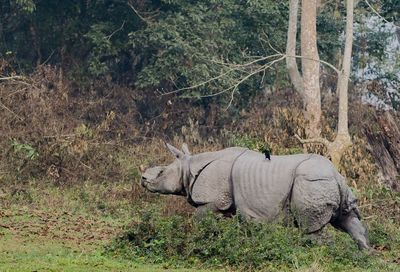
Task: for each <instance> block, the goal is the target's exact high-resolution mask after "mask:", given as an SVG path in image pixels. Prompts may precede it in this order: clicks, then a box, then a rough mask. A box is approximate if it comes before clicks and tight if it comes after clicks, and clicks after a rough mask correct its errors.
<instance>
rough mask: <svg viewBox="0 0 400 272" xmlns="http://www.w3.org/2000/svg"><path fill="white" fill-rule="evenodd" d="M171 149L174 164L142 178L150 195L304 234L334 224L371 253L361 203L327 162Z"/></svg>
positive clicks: (240, 151) (304, 156) (233, 149)
mask: <svg viewBox="0 0 400 272" xmlns="http://www.w3.org/2000/svg"><path fill="white" fill-rule="evenodd" d="M167 147H168V149H169V150H170V151H171V152H172V154H173V155H174V156H175V161H174V162H172V163H171V164H170V165H168V166H157V167H153V168H149V169H147V170H146V171H145V172H144V173H143V174H142V179H141V184H142V186H144V187H145V188H146V189H147V190H149V191H150V192H156V193H161V194H174V195H182V196H185V197H186V198H187V200H188V202H189V203H190V204H191V205H193V206H194V207H196V208H197V209H198V212H199V213H200V214H201V213H204V211H207V210H211V211H214V212H220V213H224V214H232V213H235V212H239V213H240V215H241V216H244V218H246V219H250V220H257V221H266V222H271V221H274V220H277V219H278V218H282V217H283V218H293V220H294V223H295V225H297V226H299V227H300V228H301V229H303V230H304V231H305V233H318V232H319V231H320V230H322V228H323V227H324V226H325V225H327V224H328V223H331V224H332V225H333V226H334V227H335V228H337V229H340V230H342V231H345V232H347V233H348V234H350V236H351V237H352V238H353V240H354V241H355V242H356V243H357V245H358V247H359V248H360V249H370V247H369V244H368V236H367V229H366V228H365V226H364V225H363V224H362V223H361V221H360V213H359V210H358V207H357V199H356V198H355V196H354V195H353V193H352V191H351V190H350V188H349V187H348V186H347V185H346V182H345V179H344V177H343V176H341V175H340V174H339V172H338V171H337V170H336V169H335V167H334V166H333V164H332V163H331V162H330V161H329V160H328V159H327V158H325V157H323V156H320V155H317V154H297V155H287V156H271V157H270V160H267V159H265V156H264V155H263V154H262V153H259V152H255V151H252V150H249V149H246V148H241V147H231V148H227V149H223V150H220V151H216V152H205V153H200V154H196V155H192V154H191V153H190V151H189V149H188V147H187V145H186V144H183V146H182V150H179V149H177V148H175V147H173V146H171V145H169V144H167ZM288 215H289V216H288ZM290 215H292V216H290Z"/></svg>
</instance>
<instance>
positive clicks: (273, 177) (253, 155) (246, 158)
mask: <svg viewBox="0 0 400 272" xmlns="http://www.w3.org/2000/svg"><path fill="white" fill-rule="evenodd" d="M309 156H310V155H308V154H299V155H289V156H271V160H266V159H265V157H264V155H263V154H261V153H258V152H254V151H247V152H246V153H244V154H243V155H241V156H240V157H239V158H238V159H237V160H236V162H235V164H234V166H233V168H232V187H233V188H232V189H233V195H234V202H235V206H236V208H237V209H238V210H239V211H240V213H241V214H242V215H244V216H245V217H246V218H253V219H256V220H267V221H272V220H273V219H275V218H276V217H277V216H278V215H279V213H280V212H281V210H282V207H283V205H284V202H285V200H286V198H287V196H288V193H289V191H290V188H291V185H292V181H293V177H294V171H295V169H296V167H297V166H298V165H299V164H300V163H301V162H302V161H304V160H307V159H308V158H309Z"/></svg>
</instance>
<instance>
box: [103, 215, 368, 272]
mask: <svg viewBox="0 0 400 272" xmlns="http://www.w3.org/2000/svg"><path fill="white" fill-rule="evenodd" d="M331 229H332V228H330V229H328V232H330V231H332V232H331V233H329V235H328V236H332V237H333V239H334V241H333V242H332V243H328V242H326V241H323V242H322V243H316V242H315V241H314V240H313V239H310V237H309V236H307V235H303V234H302V233H301V231H300V230H299V229H296V228H293V227H285V226H282V225H278V224H272V223H256V222H248V221H243V220H242V219H241V217H240V216H238V215H236V216H234V217H233V218H230V219H227V218H224V217H220V216H215V215H212V214H209V215H208V216H206V217H204V218H202V219H201V220H194V219H193V218H187V217H186V218H185V217H182V216H172V217H169V218H165V217H161V216H160V215H159V213H157V212H154V211H147V212H144V213H142V214H141V216H140V217H139V220H137V221H136V222H134V223H132V224H131V225H130V226H129V227H128V228H127V229H126V231H125V232H123V233H122V235H121V236H119V237H118V239H116V240H115V241H114V242H113V243H112V244H111V245H110V246H109V247H108V248H107V251H108V252H109V253H112V254H113V255H117V256H124V257H127V258H133V259H134V260H135V261H140V260H142V261H145V262H151V263H159V264H160V263H162V264H163V265H173V266H179V265H183V266H191V267H193V266H199V265H200V264H201V265H203V266H206V267H226V266H227V267H232V268H241V269H257V270H258V269H262V268H266V269H269V270H270V269H273V268H275V269H278V270H280V269H281V268H282V269H289V270H292V269H294V268H299V267H309V266H311V265H313V264H315V262H316V260H319V259H324V260H327V262H328V264H329V265H330V268H332V269H336V270H341V269H344V268H352V267H354V266H357V267H361V268H369V267H372V265H373V260H374V259H373V258H371V256H369V255H367V254H366V253H365V252H361V251H359V250H358V249H357V248H356V245H355V243H354V242H353V241H352V240H351V239H350V237H349V236H348V235H347V234H344V233H341V232H338V231H336V230H331ZM323 265H326V264H325V263H324V264H323Z"/></svg>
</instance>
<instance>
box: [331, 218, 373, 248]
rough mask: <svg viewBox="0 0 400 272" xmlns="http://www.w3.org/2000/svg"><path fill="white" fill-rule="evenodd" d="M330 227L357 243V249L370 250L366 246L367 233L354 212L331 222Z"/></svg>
mask: <svg viewBox="0 0 400 272" xmlns="http://www.w3.org/2000/svg"><path fill="white" fill-rule="evenodd" d="M332 225H333V226H334V227H335V228H337V229H340V230H342V231H345V232H347V233H348V234H349V235H350V236H351V238H353V240H354V241H355V242H356V243H357V245H358V248H359V249H371V248H370V246H369V245H368V244H369V242H368V231H367V228H366V227H365V226H364V225H363V224H362V223H361V221H360V219H359V217H358V216H357V214H356V213H355V212H354V211H351V212H350V213H348V214H346V215H342V216H341V217H340V218H338V219H337V220H335V221H334V222H332Z"/></svg>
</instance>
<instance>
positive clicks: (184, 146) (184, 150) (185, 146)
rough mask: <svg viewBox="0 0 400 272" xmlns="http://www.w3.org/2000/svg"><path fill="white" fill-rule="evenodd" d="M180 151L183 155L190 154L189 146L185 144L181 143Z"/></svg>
mask: <svg viewBox="0 0 400 272" xmlns="http://www.w3.org/2000/svg"><path fill="white" fill-rule="evenodd" d="M182 151H183V153H185V155H190V151H189V147H188V145H187V144H185V143H184V144H182Z"/></svg>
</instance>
